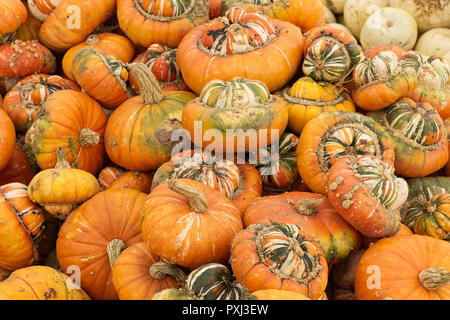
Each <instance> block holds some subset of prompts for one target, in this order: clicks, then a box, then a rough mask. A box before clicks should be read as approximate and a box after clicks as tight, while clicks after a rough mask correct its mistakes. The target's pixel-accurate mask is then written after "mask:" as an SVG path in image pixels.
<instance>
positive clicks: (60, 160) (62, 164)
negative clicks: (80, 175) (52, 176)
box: [55, 147, 72, 169]
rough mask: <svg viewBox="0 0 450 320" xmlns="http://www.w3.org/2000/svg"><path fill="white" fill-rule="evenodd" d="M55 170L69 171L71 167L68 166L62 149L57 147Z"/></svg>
mask: <svg viewBox="0 0 450 320" xmlns="http://www.w3.org/2000/svg"><path fill="white" fill-rule="evenodd" d="M55 168H56V169H70V168H72V166H71V165H70V163H69V161H67V157H66V153H65V152H64V149H63V148H61V147H59V148H58V149H56V165H55Z"/></svg>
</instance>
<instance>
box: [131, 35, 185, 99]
mask: <svg viewBox="0 0 450 320" xmlns="http://www.w3.org/2000/svg"><path fill="white" fill-rule="evenodd" d="M133 62H141V63H145V64H146V65H147V66H148V67H149V68H150V69H151V70H152V73H153V74H154V75H155V77H156V79H157V80H158V81H159V84H160V86H161V90H163V91H191V90H190V89H189V87H188V86H187V84H186V83H185V82H184V80H183V77H182V75H181V71H180V68H178V65H177V49H171V48H169V47H167V46H164V45H162V44H159V43H153V44H152V45H150V47H148V48H147V51H145V52H143V53H141V54H140V55H138V56H137V57H136V58H135V59H134V60H133ZM130 84H131V87H132V88H133V89H134V90H135V91H136V92H137V93H140V88H139V83H138V81H137V80H136V78H135V77H134V76H133V75H132V74H131V75H130Z"/></svg>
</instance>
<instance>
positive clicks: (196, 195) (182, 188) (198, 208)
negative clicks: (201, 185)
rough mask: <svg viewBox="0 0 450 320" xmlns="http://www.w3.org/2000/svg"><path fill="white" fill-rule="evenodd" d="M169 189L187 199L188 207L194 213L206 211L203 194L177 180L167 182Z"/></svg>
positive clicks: (206, 204)
mask: <svg viewBox="0 0 450 320" xmlns="http://www.w3.org/2000/svg"><path fill="white" fill-rule="evenodd" d="M169 189H170V190H172V191H175V192H176V193H179V194H181V195H183V196H185V197H186V198H188V199H189V206H190V207H191V209H192V210H193V211H194V212H196V213H202V212H206V211H208V203H207V201H206V197H205V194H204V193H203V192H201V191H200V190H197V189H196V188H194V187H191V186H189V185H186V184H185V183H183V182H180V181H179V180H169Z"/></svg>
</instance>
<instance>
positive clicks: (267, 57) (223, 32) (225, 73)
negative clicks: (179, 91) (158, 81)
mask: <svg viewBox="0 0 450 320" xmlns="http://www.w3.org/2000/svg"><path fill="white" fill-rule="evenodd" d="M252 39H254V40H252ZM280 52H283V54H280ZM302 57H303V35H302V33H301V30H300V28H298V27H296V26H294V25H292V24H291V23H289V22H285V21H280V20H274V19H271V18H269V17H267V16H265V15H261V14H257V13H245V12H243V9H241V8H231V9H230V10H229V11H228V12H227V14H226V16H225V17H220V18H217V19H215V20H212V21H210V22H209V23H205V24H203V25H200V26H198V27H196V28H194V29H193V30H191V31H190V32H189V33H188V34H187V35H186V37H184V38H183V40H182V41H181V43H180V45H179V46H178V51H177V64H178V67H179V68H180V70H181V73H182V75H183V79H184V81H185V82H186V84H187V85H188V86H189V88H191V89H192V90H193V91H194V92H195V93H196V94H198V95H199V94H200V93H201V91H202V89H203V87H204V86H205V85H206V83H208V82H209V81H211V80H216V79H220V80H223V81H227V80H231V79H233V78H235V77H241V78H246V79H251V80H259V81H262V82H264V83H265V84H266V85H267V87H268V88H269V90H270V91H271V92H274V91H276V90H279V89H281V88H282V87H283V86H284V85H285V84H286V83H287V82H288V81H289V80H290V79H291V78H292V77H293V76H294V75H295V73H296V72H297V69H298V66H299V64H300V62H301V60H302ZM274 75H276V76H274Z"/></svg>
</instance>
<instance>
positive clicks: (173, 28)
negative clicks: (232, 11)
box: [117, 0, 208, 48]
mask: <svg viewBox="0 0 450 320" xmlns="http://www.w3.org/2000/svg"><path fill="white" fill-rule="evenodd" d="M117 19H118V21H119V25H120V28H121V29H122V30H123V32H124V33H125V34H126V35H127V36H128V38H130V39H131V41H133V42H134V43H135V44H136V45H137V46H142V47H145V48H147V47H149V46H150V45H151V44H153V43H161V44H164V45H166V46H169V47H171V48H176V47H177V46H178V44H179V43H180V41H181V39H183V37H184V36H185V35H186V34H187V33H188V32H189V31H190V30H191V29H192V28H194V27H195V26H197V25H200V24H202V23H205V22H207V21H208V1H205V0H188V1H184V2H181V1H177V0H171V1H158V0H142V1H136V0H117Z"/></svg>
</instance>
